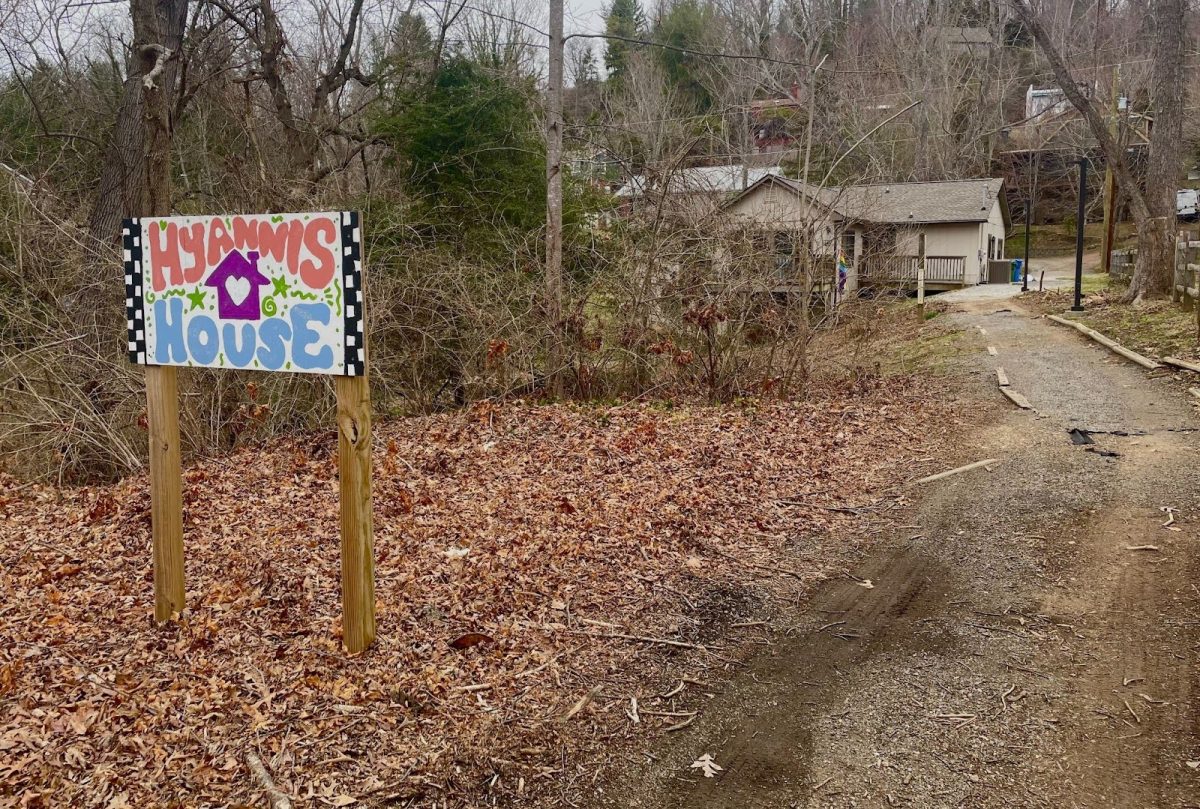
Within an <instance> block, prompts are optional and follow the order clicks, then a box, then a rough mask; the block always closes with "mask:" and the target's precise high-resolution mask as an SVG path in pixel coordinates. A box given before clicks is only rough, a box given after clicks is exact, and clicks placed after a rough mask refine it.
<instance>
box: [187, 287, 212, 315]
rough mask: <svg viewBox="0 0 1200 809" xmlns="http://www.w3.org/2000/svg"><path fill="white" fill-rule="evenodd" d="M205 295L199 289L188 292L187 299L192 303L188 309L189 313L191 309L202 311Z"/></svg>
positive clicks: (205, 293)
mask: <svg viewBox="0 0 1200 809" xmlns="http://www.w3.org/2000/svg"><path fill="white" fill-rule="evenodd" d="M207 294H208V293H207V292H205V291H204V290H203V289H201V288H200V287H196V288H195V289H194V290H192V291H191V292H189V293H188V294H187V299H188V300H189V301H191V302H192V305H191V306H189V307H188V311H189V312H190V311H192V310H193V309H203V308H204V296H205V295H207Z"/></svg>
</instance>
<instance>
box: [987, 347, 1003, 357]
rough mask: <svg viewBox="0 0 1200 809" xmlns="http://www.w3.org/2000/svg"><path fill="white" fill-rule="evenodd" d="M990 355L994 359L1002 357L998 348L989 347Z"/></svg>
mask: <svg viewBox="0 0 1200 809" xmlns="http://www.w3.org/2000/svg"><path fill="white" fill-rule="evenodd" d="M988 353H989V354H991V355H992V356H993V357H998V356H1000V352H998V351H997V350H996V347H995V346H988Z"/></svg>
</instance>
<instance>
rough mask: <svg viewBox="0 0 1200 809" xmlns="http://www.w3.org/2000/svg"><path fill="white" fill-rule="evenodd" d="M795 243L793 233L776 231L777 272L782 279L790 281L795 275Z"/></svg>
mask: <svg viewBox="0 0 1200 809" xmlns="http://www.w3.org/2000/svg"><path fill="white" fill-rule="evenodd" d="M795 244H796V243H795V240H794V239H793V238H792V234H791V233H788V232H787V231H784V230H778V231H776V232H775V251H774V253H775V274H776V276H777V277H778V278H779V280H781V281H790V280H791V279H792V277H793V276H794V275H795V265H796V256H795V252H796V250H795Z"/></svg>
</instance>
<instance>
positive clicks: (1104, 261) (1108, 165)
mask: <svg viewBox="0 0 1200 809" xmlns="http://www.w3.org/2000/svg"><path fill="white" fill-rule="evenodd" d="M1120 78H1121V66H1120V65H1117V66H1115V67H1113V71H1112V93H1111V96H1112V98H1111V103H1112V119H1111V120H1110V121H1109V124H1108V131H1109V134H1111V135H1112V136H1113V140H1114V141H1115V140H1116V139H1117V116H1118V114H1119V113H1118V110H1117V104H1118V98H1119V97H1120V94H1119V93H1118V92H1117V85H1118V84H1119V82H1120ZM1116 203H1117V177H1116V175H1115V174H1114V173H1113V170H1112V161H1111V160H1105V161H1104V234H1103V236H1102V237H1101V244H1100V269H1101V271H1102V272H1103V273H1104V274H1105V275H1108V273H1109V270H1110V269H1111V268H1112V250H1113V238H1114V236H1115V235H1116V228H1117V217H1116V213H1117V212H1116V211H1115V210H1114V208H1116Z"/></svg>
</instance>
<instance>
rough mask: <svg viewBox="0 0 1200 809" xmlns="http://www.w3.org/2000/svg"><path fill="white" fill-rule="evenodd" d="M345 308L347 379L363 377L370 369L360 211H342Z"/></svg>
mask: <svg viewBox="0 0 1200 809" xmlns="http://www.w3.org/2000/svg"><path fill="white" fill-rule="evenodd" d="M341 216H342V292H343V296H342V297H343V300H344V301H345V303H344V305H343V307H342V313H343V318H344V322H343V334H344V339H345V344H346V367H345V370H344V371H343V373H344V374H345V375H346V376H362V375H363V374H365V373H366V369H367V351H366V338H365V336H364V333H363V332H364V328H365V327H364V324H363V314H364V313H363V302H364V298H363V285H362V232H361V229H360V228H359V219H358V212H357V211H342V214H341Z"/></svg>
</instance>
